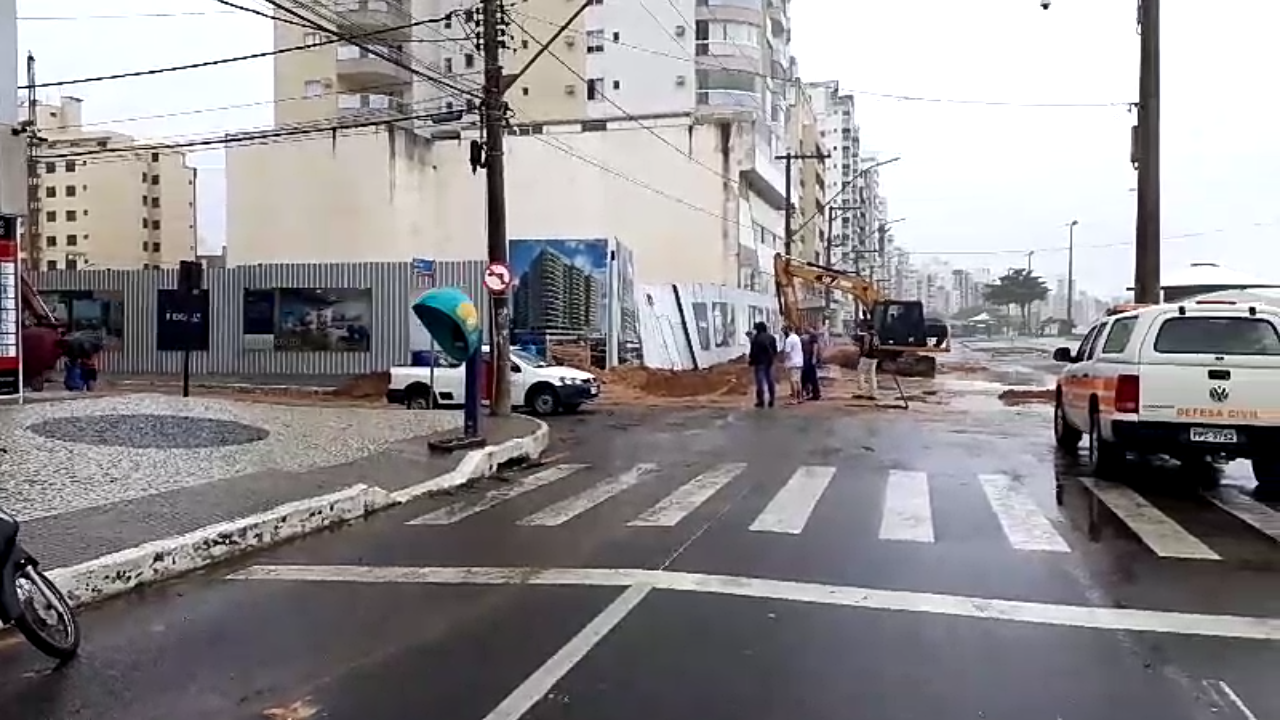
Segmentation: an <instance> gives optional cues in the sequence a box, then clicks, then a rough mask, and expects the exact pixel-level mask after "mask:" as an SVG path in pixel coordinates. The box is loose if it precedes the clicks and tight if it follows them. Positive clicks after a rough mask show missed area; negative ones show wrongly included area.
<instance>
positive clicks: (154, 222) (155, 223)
mask: <svg viewBox="0 0 1280 720" xmlns="http://www.w3.org/2000/svg"><path fill="white" fill-rule="evenodd" d="M151 229H152V230H159V229H160V218H156V219H154V220H152V221H151Z"/></svg>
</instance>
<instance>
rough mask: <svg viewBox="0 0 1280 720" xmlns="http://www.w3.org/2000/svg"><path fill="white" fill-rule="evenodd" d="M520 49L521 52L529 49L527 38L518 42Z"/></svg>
mask: <svg viewBox="0 0 1280 720" xmlns="http://www.w3.org/2000/svg"><path fill="white" fill-rule="evenodd" d="M520 49H521V50H528V49H529V39H528V38H525V39H523V40H521V41H520Z"/></svg>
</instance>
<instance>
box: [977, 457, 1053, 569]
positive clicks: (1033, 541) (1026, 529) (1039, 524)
mask: <svg viewBox="0 0 1280 720" xmlns="http://www.w3.org/2000/svg"><path fill="white" fill-rule="evenodd" d="M978 482H979V483H981V484H982V491H983V492H985V493H986V495H987V501H988V502H990V503H991V509H992V510H994V511H995V513H996V518H998V519H999V520H1000V528H1001V529H1002V530H1004V534H1005V537H1007V538H1009V544H1010V545H1012V546H1013V547H1014V548H1015V549H1017V550H1041V551H1045V552H1071V547H1070V546H1069V545H1067V541H1066V540H1063V539H1062V536H1061V535H1059V534H1058V531H1057V530H1055V529H1054V528H1053V523H1052V522H1050V521H1049V518H1047V517H1045V514H1044V513H1043V512H1041V511H1040V507H1039V506H1038V505H1036V501H1035V500H1034V499H1033V498H1032V497H1031V495H1030V493H1028V492H1027V490H1026V488H1025V487H1023V486H1022V485H1021V484H1019V483H1015V482H1014V481H1013V478H1010V477H1009V476H1008V475H998V474H991V475H979V476H978Z"/></svg>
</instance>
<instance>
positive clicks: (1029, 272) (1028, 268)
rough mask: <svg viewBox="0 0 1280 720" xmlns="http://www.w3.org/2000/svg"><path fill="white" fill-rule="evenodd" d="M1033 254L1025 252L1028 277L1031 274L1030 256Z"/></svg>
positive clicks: (1032, 251)
mask: <svg viewBox="0 0 1280 720" xmlns="http://www.w3.org/2000/svg"><path fill="white" fill-rule="evenodd" d="M1035 254H1036V251H1035V250H1029V251H1027V274H1028V275H1030V274H1031V256H1032V255H1035Z"/></svg>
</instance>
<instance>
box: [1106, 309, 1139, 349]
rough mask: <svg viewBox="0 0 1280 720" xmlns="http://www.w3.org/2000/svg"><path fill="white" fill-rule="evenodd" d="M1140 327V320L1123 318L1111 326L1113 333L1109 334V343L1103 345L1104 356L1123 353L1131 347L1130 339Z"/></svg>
mask: <svg viewBox="0 0 1280 720" xmlns="http://www.w3.org/2000/svg"><path fill="white" fill-rule="evenodd" d="M1137 325H1138V318H1121V319H1119V320H1117V321H1115V322H1114V323H1112V324H1111V332H1109V333H1107V341H1106V342H1104V343H1102V354H1104V355H1112V354H1115V353H1122V352H1124V349H1125V348H1127V347H1129V338H1131V337H1133V330H1134V328H1135V327H1136V326H1137Z"/></svg>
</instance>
